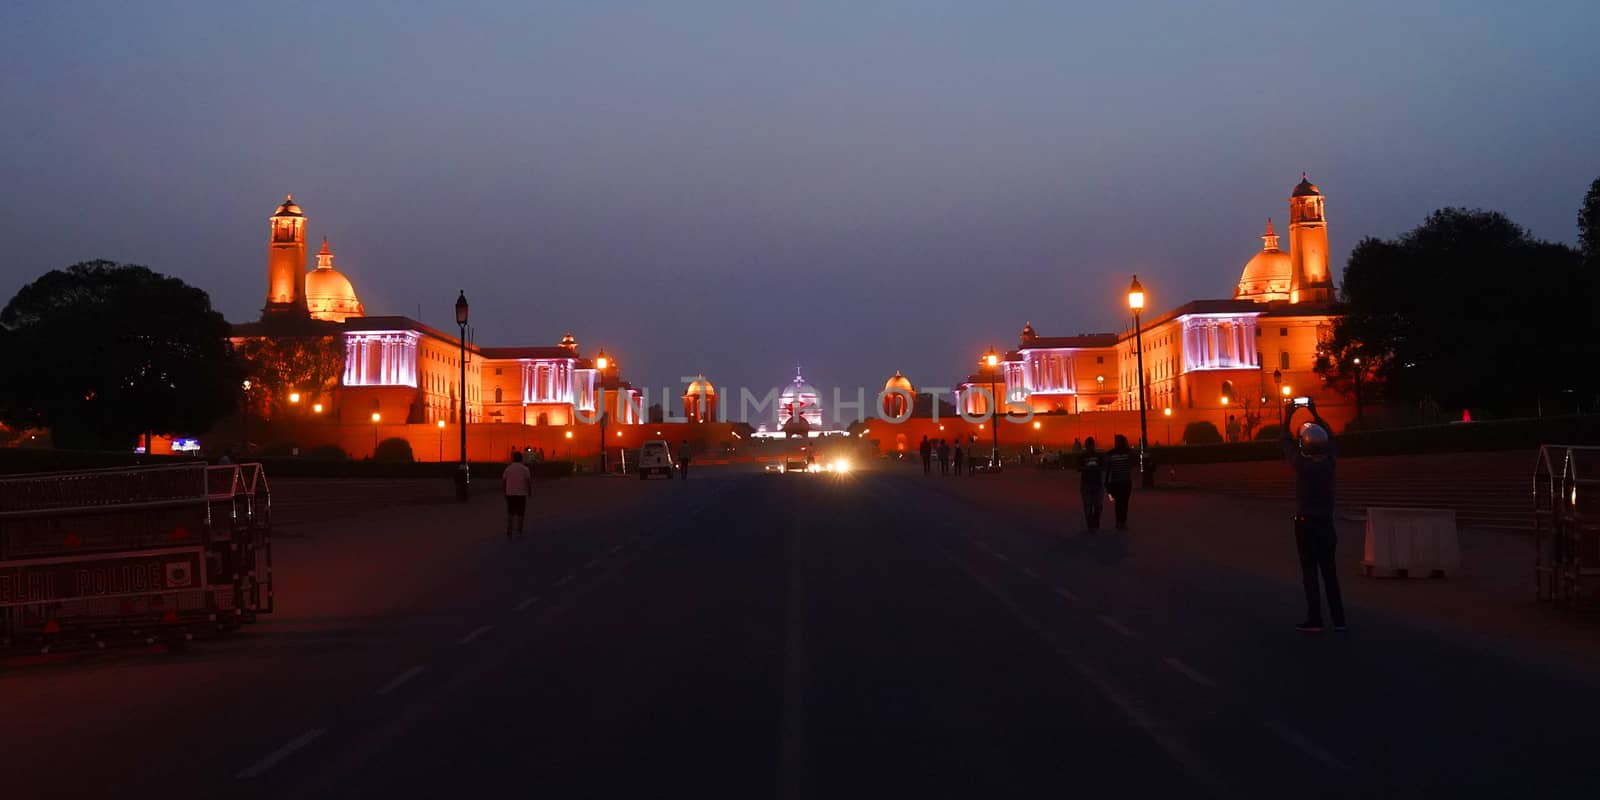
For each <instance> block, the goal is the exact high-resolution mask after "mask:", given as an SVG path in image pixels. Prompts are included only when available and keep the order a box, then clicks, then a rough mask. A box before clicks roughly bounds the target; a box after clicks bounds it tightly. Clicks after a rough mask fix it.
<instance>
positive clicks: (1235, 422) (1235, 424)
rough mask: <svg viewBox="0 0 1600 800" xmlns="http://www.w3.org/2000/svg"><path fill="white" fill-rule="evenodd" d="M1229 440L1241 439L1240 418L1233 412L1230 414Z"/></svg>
mask: <svg viewBox="0 0 1600 800" xmlns="http://www.w3.org/2000/svg"><path fill="white" fill-rule="evenodd" d="M1228 441H1229V442H1230V443H1231V442H1237V441H1239V418H1238V417H1236V416H1234V415H1232V414H1229V415H1228Z"/></svg>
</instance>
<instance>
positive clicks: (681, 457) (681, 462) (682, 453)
mask: <svg viewBox="0 0 1600 800" xmlns="http://www.w3.org/2000/svg"><path fill="white" fill-rule="evenodd" d="M693 458H694V451H693V450H690V449H689V440H688V439H684V440H682V441H680V442H679V443H678V476H679V477H681V478H683V479H684V480H689V461H690V460H692V459H693Z"/></svg>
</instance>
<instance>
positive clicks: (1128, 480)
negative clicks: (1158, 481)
mask: <svg viewBox="0 0 1600 800" xmlns="http://www.w3.org/2000/svg"><path fill="white" fill-rule="evenodd" d="M1133 459H1134V455H1133V450H1132V449H1130V448H1129V447H1128V437H1126V436H1123V435H1122V434H1120V433H1119V434H1117V435H1116V438H1114V439H1112V441H1111V451H1110V452H1108V453H1106V493H1107V494H1110V495H1111V502H1112V504H1113V505H1115V506H1116V510H1117V530H1119V531H1125V530H1127V529H1128V498H1129V497H1131V496H1132V495H1133Z"/></svg>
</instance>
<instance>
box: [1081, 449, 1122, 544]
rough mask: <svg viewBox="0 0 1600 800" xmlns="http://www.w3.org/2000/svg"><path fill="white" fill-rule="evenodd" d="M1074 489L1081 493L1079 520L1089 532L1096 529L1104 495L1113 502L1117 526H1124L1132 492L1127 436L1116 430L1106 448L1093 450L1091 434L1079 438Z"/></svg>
mask: <svg viewBox="0 0 1600 800" xmlns="http://www.w3.org/2000/svg"><path fill="white" fill-rule="evenodd" d="M1078 491H1079V492H1080V493H1081V494H1082V495H1083V521H1084V524H1085V525H1086V526H1087V527H1088V529H1089V531H1090V532H1094V531H1098V530H1100V512H1101V511H1102V510H1103V509H1104V507H1105V499H1106V496H1107V495H1110V496H1111V503H1112V505H1114V506H1116V515H1117V530H1119V531H1125V530H1127V529H1128V498H1129V497H1130V496H1132V494H1133V450H1132V449H1131V448H1129V447H1128V437H1126V436H1123V435H1122V434H1120V433H1119V434H1117V435H1116V438H1115V439H1113V440H1112V445H1111V449H1110V450H1109V451H1100V450H1096V449H1095V446H1094V437H1093V436H1090V437H1089V438H1087V439H1085V440H1084V441H1083V450H1082V451H1080V452H1079V453H1078Z"/></svg>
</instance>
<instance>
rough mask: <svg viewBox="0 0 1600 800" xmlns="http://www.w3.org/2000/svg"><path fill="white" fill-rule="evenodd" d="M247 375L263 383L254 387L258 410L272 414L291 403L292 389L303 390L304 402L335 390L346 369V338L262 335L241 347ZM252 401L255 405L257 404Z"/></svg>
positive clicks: (243, 365)
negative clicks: (259, 389)
mask: <svg viewBox="0 0 1600 800" xmlns="http://www.w3.org/2000/svg"><path fill="white" fill-rule="evenodd" d="M238 355H239V359H240V361H241V366H242V368H243V369H244V371H245V377H247V378H249V379H250V381H251V382H252V383H253V384H258V385H260V386H261V391H260V392H256V391H254V390H253V389H252V391H251V394H252V395H253V396H254V397H256V398H259V403H260V405H259V407H255V408H252V409H251V410H252V411H253V412H255V413H261V414H263V415H264V416H266V417H271V416H272V415H273V414H274V413H275V412H278V411H281V410H282V409H283V408H284V406H285V405H286V404H287V403H288V398H289V393H290V392H300V393H301V394H302V395H303V396H304V397H305V399H304V401H303V403H304V404H310V403H311V402H312V401H313V400H314V399H315V398H317V397H322V396H325V395H327V394H328V393H330V392H332V391H333V389H334V387H336V386H338V385H339V377H340V373H341V372H342V371H343V370H344V337H343V336H315V335H283V336H261V337H254V338H249V339H245V340H244V341H243V342H241V343H240V344H239V346H238ZM255 405H256V404H255V403H252V406H255Z"/></svg>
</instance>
